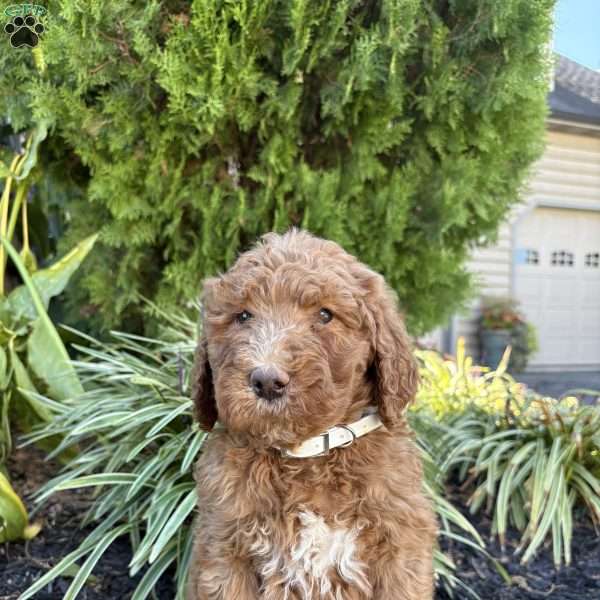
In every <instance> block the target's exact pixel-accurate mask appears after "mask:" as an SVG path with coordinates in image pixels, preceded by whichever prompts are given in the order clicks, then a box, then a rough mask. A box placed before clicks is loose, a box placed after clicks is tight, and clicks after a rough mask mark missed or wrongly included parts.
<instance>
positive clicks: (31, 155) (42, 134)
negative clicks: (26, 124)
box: [15, 121, 48, 181]
mask: <svg viewBox="0 0 600 600" xmlns="http://www.w3.org/2000/svg"><path fill="white" fill-rule="evenodd" d="M47 135H48V123H47V122H46V121H41V122H40V123H38V124H37V125H36V127H35V129H34V130H33V135H32V137H31V144H29V145H28V147H27V150H26V152H27V156H26V157H25V160H24V162H23V165H22V166H21V172H20V173H19V175H18V176H17V177H15V179H16V180H17V181H21V180H23V179H25V178H26V177H27V176H28V175H29V173H30V172H31V169H33V167H35V165H36V163H37V154H38V148H39V145H40V143H41V142H43V141H44V140H45V139H46V136H47Z"/></svg>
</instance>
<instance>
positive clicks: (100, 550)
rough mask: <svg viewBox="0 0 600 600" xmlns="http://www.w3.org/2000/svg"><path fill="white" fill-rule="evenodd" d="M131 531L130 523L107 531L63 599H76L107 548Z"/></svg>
mask: <svg viewBox="0 0 600 600" xmlns="http://www.w3.org/2000/svg"><path fill="white" fill-rule="evenodd" d="M128 531H129V525H121V526H119V527H117V528H116V529H113V530H112V531H110V532H109V533H107V534H106V535H105V536H104V537H103V538H102V540H100V542H98V544H96V546H95V547H94V550H93V551H92V553H91V554H90V555H89V556H88V557H87V559H86V560H85V562H84V563H83V565H82V566H81V568H80V569H79V571H78V572H77V575H76V576H75V578H74V579H73V582H72V583H71V585H70V586H69V589H68V590H67V591H66V593H65V595H64V596H63V600H75V598H76V597H77V594H79V592H80V590H81V588H82V587H83V586H84V585H85V582H86V581H87V579H88V577H89V576H90V573H91V572H92V570H93V569H94V567H95V566H96V563H97V562H98V561H99V560H100V558H101V557H102V555H103V554H104V552H106V549H107V548H108V547H109V546H110V545H111V544H112V543H113V542H114V541H115V540H116V539H117V538H118V537H120V536H122V535H124V534H125V533H127V532H128Z"/></svg>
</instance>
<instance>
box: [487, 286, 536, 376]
mask: <svg viewBox="0 0 600 600" xmlns="http://www.w3.org/2000/svg"><path fill="white" fill-rule="evenodd" d="M479 339H480V344H481V360H482V362H483V363H484V364H485V365H487V366H488V367H491V368H496V367H497V366H498V363H499V362H500V360H501V358H502V355H503V354H504V351H505V350H506V347H507V346H511V355H510V361H509V365H508V368H509V370H511V371H513V372H519V371H523V370H524V369H525V367H526V366H527V361H528V359H529V356H530V355H531V354H532V353H534V352H535V351H536V350H537V336H536V332H535V328H534V327H533V325H531V323H528V322H527V321H526V320H525V318H524V316H523V315H522V313H521V312H520V311H519V309H518V303H517V301H516V300H514V299H513V298H502V297H500V298H484V299H483V301H482V307H481V320H480V327H479Z"/></svg>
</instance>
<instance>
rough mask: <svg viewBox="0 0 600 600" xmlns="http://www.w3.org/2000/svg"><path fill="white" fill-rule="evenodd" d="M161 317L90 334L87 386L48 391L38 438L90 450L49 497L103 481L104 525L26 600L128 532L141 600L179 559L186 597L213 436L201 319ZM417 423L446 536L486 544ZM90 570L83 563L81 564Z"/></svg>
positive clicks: (440, 557) (76, 583) (76, 585)
mask: <svg viewBox="0 0 600 600" xmlns="http://www.w3.org/2000/svg"><path fill="white" fill-rule="evenodd" d="M161 321H162V322H163V323H166V325H167V327H166V328H165V330H164V331H163V333H162V336H161V338H159V339H149V338H145V337H139V336H135V335H131V334H124V333H113V334H112V335H113V341H111V342H109V343H99V342H96V341H94V340H92V339H91V338H86V341H87V345H85V346H77V348H78V350H79V351H80V352H81V356H82V359H81V360H80V361H78V362H77V363H75V366H76V368H77V371H78V373H79V376H80V377H81V380H82V382H83V383H84V387H85V392H84V394H83V395H81V396H80V397H78V398H75V399H68V400H66V401H65V402H61V403H56V402H54V401H51V400H48V399H43V398H40V402H42V403H44V404H45V405H46V407H47V408H48V410H52V411H53V412H54V413H56V414H57V417H56V418H55V419H54V420H53V421H52V422H50V423H48V424H46V425H44V426H43V427H42V428H38V430H37V431H36V432H35V433H34V434H32V435H30V436H29V439H30V441H38V442H39V441H40V440H43V439H46V438H48V437H56V436H59V437H61V438H62V439H63V442H62V443H61V445H60V446H58V447H57V448H56V450H55V452H57V453H58V452H63V451H65V450H67V449H68V448H70V447H75V446H76V447H81V448H85V452H82V453H80V454H78V455H77V456H75V458H73V459H72V460H71V461H70V462H69V463H68V464H67V465H66V466H65V469H64V471H63V472H62V473H61V474H59V475H58V476H57V477H56V478H55V479H54V480H52V481H50V482H49V483H48V485H47V486H46V487H45V489H43V490H42V491H41V492H40V495H39V500H43V499H44V498H45V497H47V496H48V495H49V494H51V493H52V492H53V491H54V490H59V489H67V488H78V487H84V486H95V487H97V488H98V495H97V497H96V501H95V502H94V504H93V506H92V507H91V508H90V511H89V513H88V514H87V515H86V523H94V524H95V525H96V528H95V529H94V531H93V532H92V533H91V534H90V535H89V536H88V538H87V539H86V541H85V542H83V544H82V545H81V546H80V547H79V548H78V549H76V550H74V551H73V552H71V553H70V554H69V555H67V556H65V557H64V558H63V559H62V560H61V561H60V562H59V563H58V564H57V565H56V566H55V567H54V568H53V569H52V570H51V571H49V572H48V573H47V574H46V575H44V577H42V578H40V579H39V580H38V581H37V582H36V583H35V584H34V585H33V586H32V587H31V588H30V589H29V590H28V591H27V592H25V593H24V594H23V595H22V596H21V599H22V600H26V599H27V598H30V597H32V596H33V595H34V594H35V593H36V591H37V590H41V589H42V588H44V587H45V586H46V585H47V584H48V582H49V581H51V580H52V579H53V578H55V577H57V576H58V575H60V574H61V573H63V572H65V570H67V569H70V568H72V565H73V564H74V563H75V562H76V561H79V560H83V559H84V558H85V563H84V564H85V565H86V566H87V570H86V573H89V572H90V571H91V570H92V569H93V567H94V565H95V564H96V562H97V561H98V560H99V559H100V557H101V555H102V552H103V551H104V550H105V549H106V548H107V547H108V546H109V545H110V543H111V542H112V540H114V539H116V537H118V536H121V535H128V536H129V537H130V540H131V544H132V547H133V552H134V554H133V558H132V560H131V563H130V565H129V566H130V570H131V573H132V574H135V573H137V572H139V571H140V570H141V569H142V568H144V567H149V568H148V570H147V571H146V573H145V574H144V577H143V578H142V580H141V581H140V583H139V585H138V588H137V590H136V592H135V593H134V595H133V598H134V600H142V599H143V598H146V597H147V596H148V595H149V594H150V593H151V590H152V588H153V586H154V584H155V583H156V581H157V579H158V578H159V577H160V575H161V573H163V572H164V571H165V570H166V569H167V568H169V567H174V568H175V571H176V586H177V596H176V597H177V599H182V598H184V589H185V575H186V573H187V564H188V560H189V558H190V550H191V543H192V535H191V528H190V526H189V525H190V521H191V515H192V512H193V510H194V507H195V499H196V493H195V484H194V481H193V478H192V464H193V463H194V462H195V460H196V458H197V456H198V454H199V452H200V451H201V448H202V444H203V441H204V439H205V437H206V434H205V433H202V432H200V431H199V430H198V429H197V426H196V425H195V424H194V425H192V402H191V401H190V399H189V389H188V387H189V383H188V373H189V371H190V367H191V364H192V361H193V357H194V350H195V347H196V342H195V340H196V333H197V332H196V325H195V323H194V322H192V321H190V320H188V319H187V318H185V317H174V316H170V317H165V315H162V318H161ZM413 425H414V426H415V428H417V430H418V431H421V432H423V435H422V436H420V442H421V445H422V447H423V453H424V454H423V456H424V462H425V471H426V477H427V481H426V489H427V491H428V493H429V494H430V495H431V497H432V498H433V499H434V501H435V505H436V508H437V512H438V515H439V518H440V522H441V533H442V535H447V536H450V537H452V538H453V539H454V540H457V541H459V542H465V543H470V544H473V545H475V546H476V547H479V548H481V549H482V546H483V542H482V540H481V538H480V537H479V535H478V534H477V532H476V531H475V530H474V529H473V527H472V526H471V525H470V524H469V522H468V521H467V520H466V519H465V518H464V517H463V516H462V515H461V514H460V513H459V512H458V511H457V510H456V509H455V508H453V507H452V506H451V504H450V503H448V502H447V501H446V500H445V499H444V498H443V495H442V490H441V488H440V485H439V483H437V481H438V479H439V477H438V472H437V467H436V465H435V462H434V461H433V460H432V459H431V458H430V457H429V455H428V454H427V452H426V448H427V444H428V442H427V441H426V435H425V431H426V430H428V429H429V428H430V426H431V424H430V422H429V420H428V418H427V417H426V416H418V415H414V423H413ZM461 533H462V534H463V535H461ZM465 536H468V537H465ZM471 538H472V540H473V541H471ZM99 548H100V549H101V550H100V551H97V549H99ZM482 551H483V550H482ZM435 567H436V572H437V573H438V576H440V577H442V578H443V581H444V583H445V585H446V586H447V587H448V588H449V589H453V588H455V587H456V586H460V582H459V581H458V580H457V579H456V577H455V576H454V575H453V571H454V565H453V563H452V561H451V559H450V558H449V557H447V556H445V555H444V554H442V553H441V552H440V551H438V552H436V555H435ZM83 570H84V567H83V566H82V567H81V570H80V572H82V571H83ZM84 583H85V577H83V576H82V577H78V578H76V579H75V580H73V582H72V584H71V587H70V589H69V591H68V592H67V596H65V597H68V598H74V597H75V596H76V594H77V593H78V591H79V590H80V589H81V587H82V586H83V585H84Z"/></svg>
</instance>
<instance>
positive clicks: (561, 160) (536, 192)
mask: <svg viewBox="0 0 600 600" xmlns="http://www.w3.org/2000/svg"><path fill="white" fill-rule="evenodd" d="M536 205H537V206H561V207H564V208H580V209H581V208H589V209H590V210H600V138H598V137H591V136H585V135H579V134H575V133H565V132H561V131H552V130H549V131H547V133H546V149H545V152H544V154H543V156H542V158H541V159H540V160H539V161H538V162H537V163H536V165H535V166H534V168H533V169H532V175H531V179H530V181H529V183H528V184H527V186H526V189H525V191H524V194H523V203H522V205H521V206H519V207H518V208H517V209H516V210H515V211H514V212H513V215H512V217H511V219H510V220H509V222H508V223H506V224H504V225H503V226H502V228H501V230H500V233H499V237H498V242H497V244H495V245H493V246H490V247H487V248H477V249H475V250H474V251H473V253H472V256H471V260H470V262H469V269H470V270H471V272H473V273H474V274H475V276H476V279H477V281H478V284H479V289H480V296H482V295H483V296H485V295H493V296H508V295H510V294H511V293H512V289H511V288H512V272H511V271H512V241H511V233H512V227H511V222H514V220H515V219H518V218H519V215H520V214H522V213H523V212H526V211H527V210H529V209H530V207H533V206H536ZM479 304H480V300H479V298H478V299H476V300H474V301H473V303H472V305H471V307H470V309H469V310H468V311H467V312H466V314H463V315H459V316H457V317H456V319H455V322H454V328H453V330H454V331H453V333H454V335H453V337H454V338H455V339H456V337H458V336H464V337H465V338H466V341H467V348H468V350H469V352H470V353H471V354H473V355H474V356H475V357H477V356H478V354H479V344H478V339H477V319H478V316H479Z"/></svg>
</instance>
